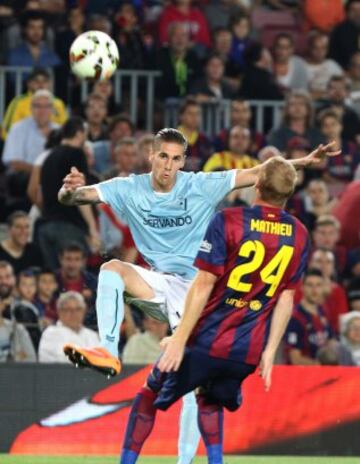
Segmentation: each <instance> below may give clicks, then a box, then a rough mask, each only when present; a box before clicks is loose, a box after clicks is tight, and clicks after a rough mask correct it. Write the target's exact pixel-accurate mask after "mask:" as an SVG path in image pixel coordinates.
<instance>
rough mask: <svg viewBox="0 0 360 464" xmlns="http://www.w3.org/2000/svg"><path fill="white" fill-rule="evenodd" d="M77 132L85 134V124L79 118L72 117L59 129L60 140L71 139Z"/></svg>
mask: <svg viewBox="0 0 360 464" xmlns="http://www.w3.org/2000/svg"><path fill="white" fill-rule="evenodd" d="M78 132H85V123H84V120H83V118H81V117H80V116H72V117H71V118H69V119H68V120H67V121H66V122H65V123H64V125H63V126H62V128H61V132H60V134H59V135H60V137H61V139H72V138H73V137H75V135H76V134H77V133H78Z"/></svg>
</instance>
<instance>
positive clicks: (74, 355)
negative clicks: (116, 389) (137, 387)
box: [64, 344, 121, 378]
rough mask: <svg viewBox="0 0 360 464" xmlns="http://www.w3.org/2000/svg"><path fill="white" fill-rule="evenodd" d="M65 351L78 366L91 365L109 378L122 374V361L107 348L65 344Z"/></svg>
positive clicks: (90, 366) (91, 367)
mask: <svg viewBox="0 0 360 464" xmlns="http://www.w3.org/2000/svg"><path fill="white" fill-rule="evenodd" d="M64 353H65V354H66V356H67V357H68V358H69V361H71V362H72V363H73V364H74V365H75V366H76V367H89V368H90V369H94V370H96V371H99V372H101V373H102V374H104V375H106V376H107V377H108V378H110V377H114V376H115V375H118V374H120V371H121V363H120V360H119V359H118V358H116V357H115V356H113V355H112V354H110V353H109V352H108V351H107V350H106V349H105V348H102V347H95V348H80V347H78V346H76V345H72V344H67V345H64Z"/></svg>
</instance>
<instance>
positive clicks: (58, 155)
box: [38, 117, 99, 270]
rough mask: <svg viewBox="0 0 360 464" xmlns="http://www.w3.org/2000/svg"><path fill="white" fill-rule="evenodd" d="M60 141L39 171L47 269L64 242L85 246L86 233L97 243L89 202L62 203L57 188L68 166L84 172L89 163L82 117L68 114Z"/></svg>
mask: <svg viewBox="0 0 360 464" xmlns="http://www.w3.org/2000/svg"><path fill="white" fill-rule="evenodd" d="M62 136H63V138H62V141H61V144H60V145H59V146H58V147H55V148H53V150H52V151H51V153H50V155H49V156H48V157H47V158H46V160H45V162H44V164H43V166H42V168H41V174H40V183H41V190H42V197H43V209H42V224H41V225H40V227H39V235H38V240H39V245H40V248H41V250H42V253H43V257H44V263H45V265H46V267H48V268H50V269H52V270H53V269H56V268H57V267H58V256H59V254H60V251H61V250H62V249H63V247H64V245H65V243H67V242H69V241H78V242H80V243H81V244H82V245H83V246H84V247H87V243H88V242H87V237H88V238H89V240H90V244H91V246H92V248H93V249H94V250H96V249H97V248H98V247H99V235H98V232H97V228H96V223H95V218H94V215H93V211H92V210H91V208H90V207H89V206H88V205H83V206H79V207H78V206H72V207H65V206H64V205H62V204H60V203H59V202H58V200H57V192H58V189H59V188H60V187H59V186H61V185H62V181H63V179H64V177H65V176H66V175H67V173H68V172H69V171H70V169H78V170H79V171H80V172H83V173H84V174H85V175H86V176H87V175H88V167H87V162H86V158H85V154H84V151H83V145H84V142H85V138H86V131H85V125H84V122H83V120H82V119H81V118H79V117H72V118H70V119H69V120H68V121H67V122H66V123H65V125H64V126H63V128H62Z"/></svg>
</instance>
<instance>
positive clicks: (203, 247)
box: [200, 240, 213, 253]
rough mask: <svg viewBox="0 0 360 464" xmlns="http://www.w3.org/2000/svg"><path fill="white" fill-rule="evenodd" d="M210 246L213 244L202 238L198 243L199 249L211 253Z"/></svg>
mask: <svg viewBox="0 0 360 464" xmlns="http://www.w3.org/2000/svg"><path fill="white" fill-rule="evenodd" d="M212 247H213V246H212V244H211V243H210V242H208V241H207V240H203V241H202V242H201V245H200V251H203V252H204V253H211V250H212Z"/></svg>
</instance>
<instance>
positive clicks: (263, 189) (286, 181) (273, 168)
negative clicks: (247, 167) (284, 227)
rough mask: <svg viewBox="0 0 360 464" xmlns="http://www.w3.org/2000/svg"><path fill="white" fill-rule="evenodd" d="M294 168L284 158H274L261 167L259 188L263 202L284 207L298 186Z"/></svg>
mask: <svg viewBox="0 0 360 464" xmlns="http://www.w3.org/2000/svg"><path fill="white" fill-rule="evenodd" d="M296 178H297V175H296V171H295V168H294V166H293V165H292V164H291V163H290V162H289V161H287V160H285V159H284V158H283V157H282V156H274V157H272V158H270V159H269V160H268V161H266V162H265V163H264V164H262V165H261V167H260V174H259V179H258V183H257V188H258V190H259V193H260V197H261V199H262V200H263V201H265V202H267V203H270V204H271V205H274V206H280V207H282V206H284V204H285V203H286V201H287V200H288V199H289V198H290V197H291V195H292V194H293V193H294V190H295V186H296Z"/></svg>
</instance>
